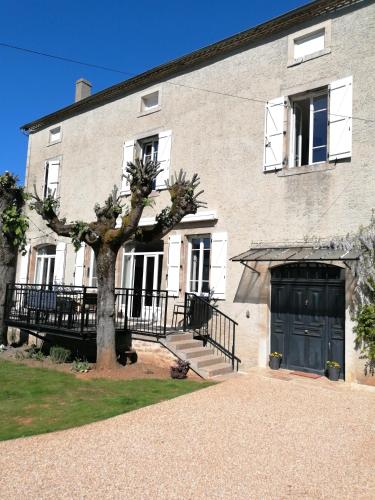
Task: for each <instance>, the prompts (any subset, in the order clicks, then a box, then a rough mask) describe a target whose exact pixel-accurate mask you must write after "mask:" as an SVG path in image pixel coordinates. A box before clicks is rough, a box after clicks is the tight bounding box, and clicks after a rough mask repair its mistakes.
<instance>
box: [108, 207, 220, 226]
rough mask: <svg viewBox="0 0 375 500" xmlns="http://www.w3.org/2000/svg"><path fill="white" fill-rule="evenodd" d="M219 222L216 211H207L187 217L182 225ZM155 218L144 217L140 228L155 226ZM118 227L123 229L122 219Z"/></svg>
mask: <svg viewBox="0 0 375 500" xmlns="http://www.w3.org/2000/svg"><path fill="white" fill-rule="evenodd" d="M215 220H218V216H217V214H216V211H215V210H207V211H205V212H197V213H196V214H190V215H186V216H185V217H184V218H183V219H182V221H181V222H180V224H187V223H189V222H190V223H191V222H209V221H215ZM155 224H156V219H155V217H142V219H141V220H140V221H139V224H138V226H139V227H152V226H155ZM116 227H121V217H119V218H118V219H117V222H116Z"/></svg>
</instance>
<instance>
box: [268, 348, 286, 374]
mask: <svg viewBox="0 0 375 500" xmlns="http://www.w3.org/2000/svg"><path fill="white" fill-rule="evenodd" d="M282 357H283V355H282V354H281V352H276V351H274V352H271V354H270V363H269V365H270V368H271V370H278V369H279V368H280V365H281V360H282Z"/></svg>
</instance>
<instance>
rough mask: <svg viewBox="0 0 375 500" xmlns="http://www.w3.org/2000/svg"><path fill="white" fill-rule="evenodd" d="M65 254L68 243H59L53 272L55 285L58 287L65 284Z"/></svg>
mask: <svg viewBox="0 0 375 500" xmlns="http://www.w3.org/2000/svg"><path fill="white" fill-rule="evenodd" d="M65 253H66V243H63V242H62V241H59V242H58V243H57V245H56V257H55V269H54V272H53V283H54V284H56V285H63V284H64V274H65Z"/></svg>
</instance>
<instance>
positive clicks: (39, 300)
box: [5, 284, 168, 338]
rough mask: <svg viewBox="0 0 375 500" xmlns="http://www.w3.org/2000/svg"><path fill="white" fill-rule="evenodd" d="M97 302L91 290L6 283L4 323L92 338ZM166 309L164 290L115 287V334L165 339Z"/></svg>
mask: <svg viewBox="0 0 375 500" xmlns="http://www.w3.org/2000/svg"><path fill="white" fill-rule="evenodd" d="M97 301H98V294H97V289H96V288H93V287H77V286H65V285H64V286H63V285H29V284H8V285H7V292H6V299H5V321H6V323H7V324H8V325H10V326H18V327H20V328H29V329H36V330H40V331H46V332H48V331H50V332H61V333H64V332H65V333H69V334H73V335H77V336H82V337H95V332H96V323H97V314H96V313H97ZM167 310H168V292H167V291H164V290H136V289H130V288H116V291H115V327H116V331H117V332H137V333H141V334H142V335H144V336H151V337H156V338H159V337H160V338H161V337H165V336H166V330H167Z"/></svg>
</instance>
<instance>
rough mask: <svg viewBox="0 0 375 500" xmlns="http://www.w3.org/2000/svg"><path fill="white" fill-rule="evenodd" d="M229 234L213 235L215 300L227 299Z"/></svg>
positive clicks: (211, 271) (212, 272)
mask: <svg viewBox="0 0 375 500" xmlns="http://www.w3.org/2000/svg"><path fill="white" fill-rule="evenodd" d="M227 242H228V234H227V233H212V235H211V266H210V289H211V290H212V291H213V297H214V298H215V299H224V298H225V279H226V274H227V272H226V271H227Z"/></svg>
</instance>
